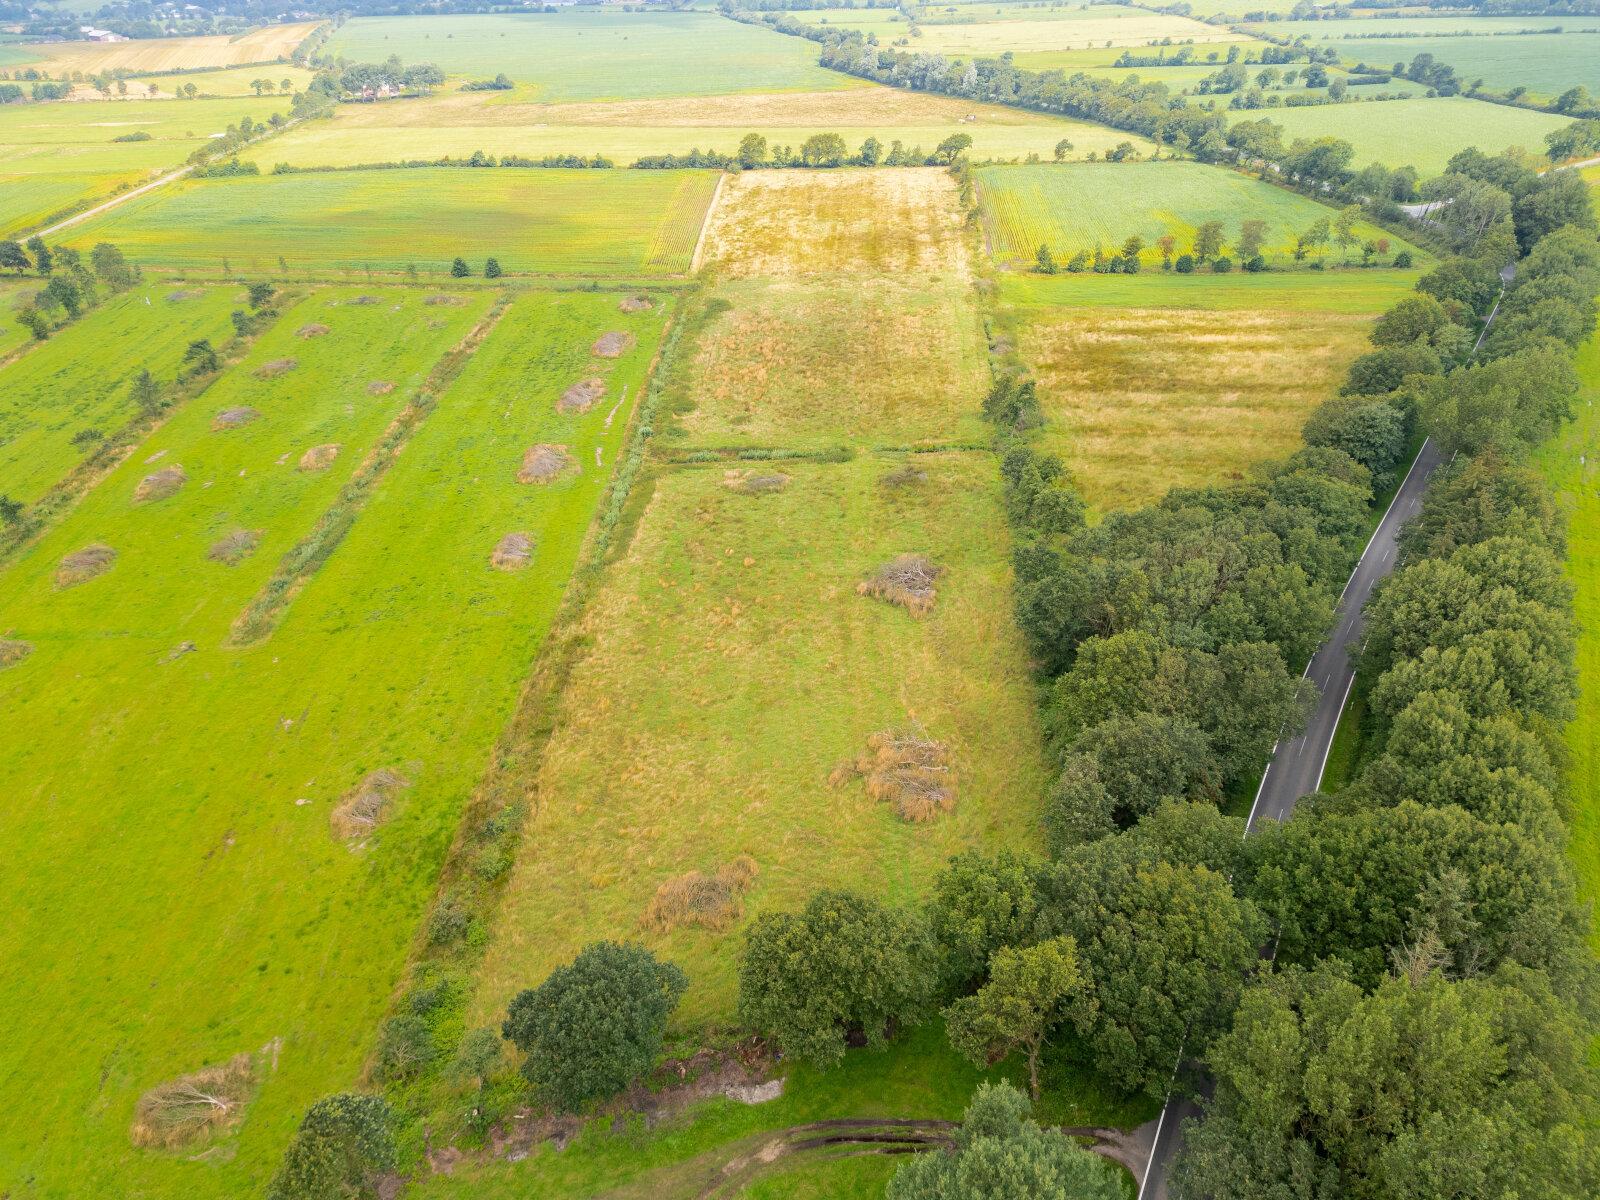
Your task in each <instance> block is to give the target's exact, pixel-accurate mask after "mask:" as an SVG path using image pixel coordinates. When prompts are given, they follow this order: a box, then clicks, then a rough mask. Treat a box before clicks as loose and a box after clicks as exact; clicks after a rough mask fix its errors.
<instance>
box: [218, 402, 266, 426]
mask: <svg viewBox="0 0 1600 1200" xmlns="http://www.w3.org/2000/svg"><path fill="white" fill-rule="evenodd" d="M260 415H261V414H260V413H258V412H257V411H256V410H255V409H253V408H249V407H243V408H225V409H223V410H222V411H221V412H219V413H218V414H217V415H216V416H214V417H212V418H211V428H212V430H213V431H215V430H218V429H237V428H239V426H241V425H248V424H250V422H251V421H254V420H255V419H256V418H257V417H259V416H260Z"/></svg>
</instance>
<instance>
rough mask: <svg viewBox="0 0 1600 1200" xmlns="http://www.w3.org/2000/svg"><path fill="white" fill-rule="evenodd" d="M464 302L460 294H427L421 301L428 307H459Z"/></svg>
mask: <svg viewBox="0 0 1600 1200" xmlns="http://www.w3.org/2000/svg"><path fill="white" fill-rule="evenodd" d="M466 302H467V301H466V299H465V297H462V296H429V297H428V298H427V299H425V300H424V301H423V303H424V304H426V305H427V306H428V307H429V308H440V307H443V308H459V307H461V305H463V304H465V303H466Z"/></svg>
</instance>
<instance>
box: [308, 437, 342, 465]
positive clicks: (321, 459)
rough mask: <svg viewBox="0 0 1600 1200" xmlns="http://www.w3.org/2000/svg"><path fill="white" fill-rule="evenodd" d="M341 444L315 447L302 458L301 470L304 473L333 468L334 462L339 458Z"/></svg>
mask: <svg viewBox="0 0 1600 1200" xmlns="http://www.w3.org/2000/svg"><path fill="white" fill-rule="evenodd" d="M342 444H343V443H341V442H327V443H325V444H323V445H321V446H313V447H311V449H309V450H307V451H306V452H305V453H304V454H302V455H301V456H300V469H301V470H302V471H326V470H327V469H328V468H329V467H331V466H333V460H334V459H336V458H338V457H339V447H340V446H341V445H342Z"/></svg>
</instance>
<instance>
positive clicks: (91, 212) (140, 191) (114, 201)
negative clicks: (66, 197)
mask: <svg viewBox="0 0 1600 1200" xmlns="http://www.w3.org/2000/svg"><path fill="white" fill-rule="evenodd" d="M192 170H194V168H193V167H192V166H189V167H180V168H179V169H178V170H176V171H174V172H173V173H172V174H170V175H163V176H162V177H161V178H160V179H153V180H151V181H150V182H149V183H145V184H140V185H139V186H138V187H136V188H132V189H130V190H129V191H126V192H123V193H122V195H120V196H114V197H112V198H111V199H110V200H107V201H106V202H105V203H104V204H97V205H95V206H94V207H93V208H90V209H86V210H85V211H83V212H81V213H79V214H78V215H77V216H75V217H68V218H67V219H66V220H65V221H57V222H56V223H55V224H54V225H52V226H50V228H49V229H41V230H40V231H39V232H38V234H37V235H35V236H37V237H49V236H50V235H51V234H53V233H57V232H59V231H60V230H63V229H65V228H67V226H69V225H76V224H77V223H78V222H79V221H87V220H88V219H89V218H90V217H92V216H95V215H97V214H99V213H103V212H105V211H106V210H107V209H110V208H115V207H116V206H117V205H119V204H121V203H122V202H123V201H124V200H132V199H133V198H134V197H135V196H142V195H144V194H145V193H146V192H148V191H151V190H152V189H154V188H158V187H160V186H161V185H162V184H166V183H171V182H172V181H173V180H174V179H182V178H183V177H184V176H185V175H187V174H188V173H189V172H190V171H192Z"/></svg>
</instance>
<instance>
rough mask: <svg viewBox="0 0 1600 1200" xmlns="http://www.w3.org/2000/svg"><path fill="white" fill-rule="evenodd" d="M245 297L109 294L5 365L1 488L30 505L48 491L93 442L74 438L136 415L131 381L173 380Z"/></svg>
mask: <svg viewBox="0 0 1600 1200" xmlns="http://www.w3.org/2000/svg"><path fill="white" fill-rule="evenodd" d="M174 296H176V297H178V299H176V300H174V299H173V298H172V297H174ZM239 303H240V301H239V298H238V297H237V296H236V295H234V291H233V289H232V288H226V287H223V288H200V289H196V290H194V291H191V292H182V291H176V290H174V289H173V288H172V287H171V286H158V285H152V286H147V287H145V288H142V289H140V290H137V291H133V292H129V293H127V294H125V295H121V296H116V297H113V298H111V299H110V300H107V301H106V302H105V304H103V305H102V306H101V307H100V308H98V309H94V310H92V311H90V312H88V313H86V314H85V315H84V316H83V317H81V318H79V319H78V320H77V321H75V322H74V323H72V324H71V325H69V326H68V327H67V328H65V329H63V330H61V331H59V332H57V333H56V334H54V335H53V336H52V337H51V338H50V340H49V341H47V342H45V343H44V344H43V345H41V346H37V347H35V348H34V349H33V350H32V351H30V352H29V353H28V354H26V355H24V356H23V357H22V358H20V359H18V360H17V361H16V362H15V363H13V364H12V365H11V366H9V367H7V368H5V370H4V371H3V372H0V493H5V494H8V495H10V496H11V498H12V499H13V500H22V501H24V502H25V503H29V504H31V503H32V502H33V501H35V500H37V499H38V498H39V497H40V496H42V495H44V493H45V492H47V491H49V490H50V487H51V486H52V485H53V484H54V483H55V482H56V481H57V480H59V479H60V478H61V477H62V476H64V475H65V474H66V473H67V472H68V471H69V470H70V469H71V468H72V466H73V465H74V464H75V463H77V462H78V460H79V459H81V458H83V457H84V456H85V454H86V453H87V451H88V450H92V449H94V448H96V447H94V446H90V447H88V448H87V449H86V448H85V447H82V446H74V445H73V444H72V438H73V436H74V435H75V434H78V433H81V432H83V431H84V430H91V429H98V430H100V431H101V432H103V433H106V434H111V433H114V432H116V430H117V429H119V428H121V426H122V425H123V423H124V422H126V421H127V420H128V418H129V417H131V416H133V415H134V413H135V412H136V406H135V405H134V403H133V402H132V400H130V398H129V395H128V385H129V383H130V381H131V380H132V379H133V377H134V376H135V375H137V374H138V373H139V372H140V371H141V370H149V371H150V373H151V374H152V375H154V376H156V377H157V378H158V379H161V380H164V381H171V380H172V378H173V377H174V376H175V375H176V374H177V372H178V368H179V367H180V366H181V365H182V361H183V352H184V349H185V348H186V347H187V346H188V344H189V341H190V340H191V339H193V338H208V339H210V340H211V342H212V343H213V344H215V345H220V344H221V343H222V341H223V340H224V339H225V338H226V336H227V335H228V334H230V333H232V326H230V325H229V323H228V312H229V310H230V309H232V308H235V307H237V306H238V304H239ZM0 345H3V343H0Z"/></svg>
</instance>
